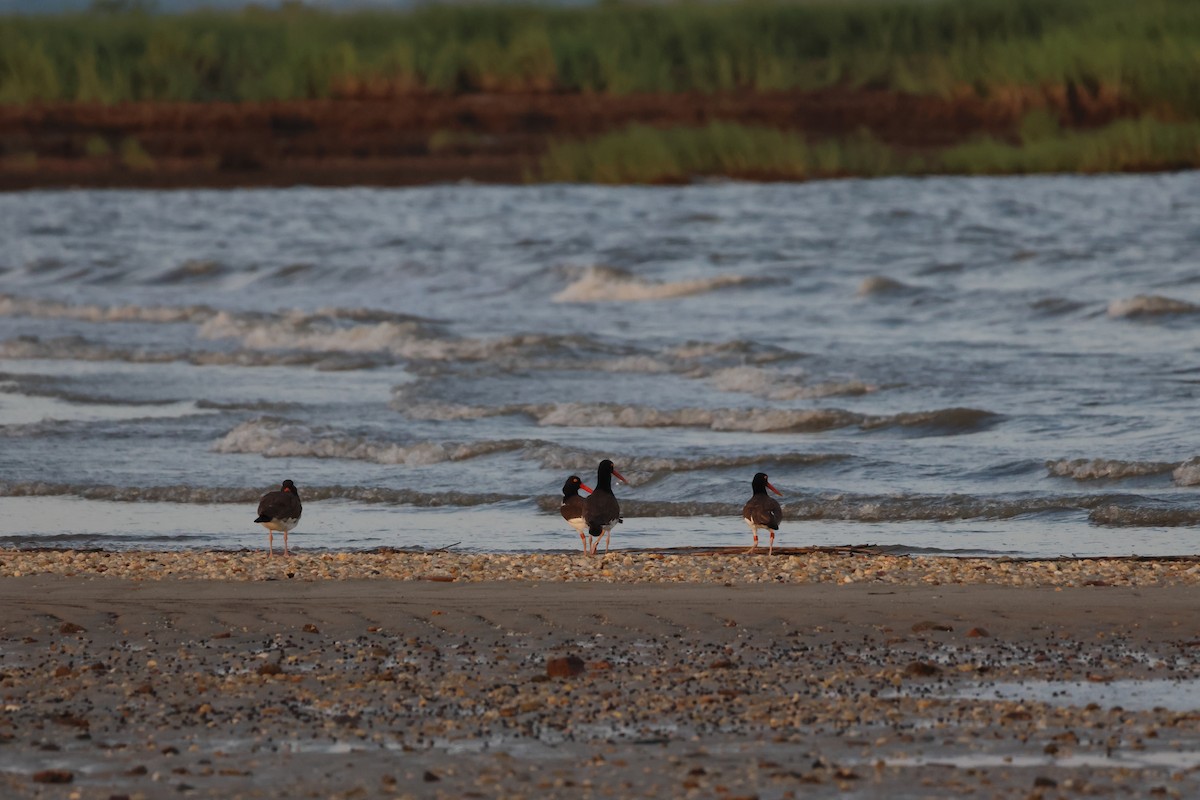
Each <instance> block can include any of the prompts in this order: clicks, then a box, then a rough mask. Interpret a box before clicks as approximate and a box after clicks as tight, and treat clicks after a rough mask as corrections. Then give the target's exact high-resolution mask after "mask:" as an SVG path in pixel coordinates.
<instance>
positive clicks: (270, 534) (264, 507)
mask: <svg viewBox="0 0 1200 800" xmlns="http://www.w3.org/2000/svg"><path fill="white" fill-rule="evenodd" d="M301 510H302V507H301V505H300V493H299V492H297V491H296V484H294V483H292V482H291V481H284V482H283V485H282V486H280V487H279V491H277V492H267V493H266V494H264V495H263V496H262V500H259V501H258V519H256V520H254V521H255V522H257V523H259V524H260V525H262V526H263V527H264V528H266V529H267V554H268V555H272V556H273V555H275V531H283V554H284V555H285V556H289V555H291V553H290V552H288V531H290V530H291V529H292V528H294V527H296V523H297V522H299V521H300V512H301Z"/></svg>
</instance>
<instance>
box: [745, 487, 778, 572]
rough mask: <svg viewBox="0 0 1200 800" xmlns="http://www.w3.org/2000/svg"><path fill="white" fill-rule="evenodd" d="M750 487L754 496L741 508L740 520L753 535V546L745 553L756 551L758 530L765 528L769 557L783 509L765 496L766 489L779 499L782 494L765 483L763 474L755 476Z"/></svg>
mask: <svg viewBox="0 0 1200 800" xmlns="http://www.w3.org/2000/svg"><path fill="white" fill-rule="evenodd" d="M750 486H751V487H752V488H753V489H754V494H753V495H752V496H751V497H750V500H749V501H748V502H747V503H746V505H745V506H743V507H742V519H744V520H745V521H746V524H747V525H749V526H750V533H752V534H754V545H753V546H752V547H751V548H750V549H749V550H747V551H746V552H747V553H753V552H754V551H755V550H756V549H758V529H759V528H766V529H767V530H769V531H770V532H771V546H770V547H769V548H768V549H767V555H771V554H772V553H774V552H775V531H777V530H779V521H780V520H781V519H783V509H781V508H780V507H779V501H778V500H776V499H775V498H774V497H771V495H769V494H767V489H770V490H771V491H772V492H774V493H775V494H777V495H779V496H780V497H783V492H781V491H779V490H778V489H776V488H775V487H774V486H772V485H771V484H770V483H769V482H768V481H767V473H765V472H759V473H758V474H756V475H755V476H754V480H752V481H750Z"/></svg>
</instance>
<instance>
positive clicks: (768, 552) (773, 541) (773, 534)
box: [767, 531, 775, 555]
mask: <svg viewBox="0 0 1200 800" xmlns="http://www.w3.org/2000/svg"><path fill="white" fill-rule="evenodd" d="M774 553H775V531H771V546H770V547H768V548H767V555H773V554H774Z"/></svg>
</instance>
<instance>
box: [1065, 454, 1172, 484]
mask: <svg viewBox="0 0 1200 800" xmlns="http://www.w3.org/2000/svg"><path fill="white" fill-rule="evenodd" d="M1176 466H1177V465H1175V464H1168V463H1164V462H1161V461H1119V460H1116V459H1108V458H1092V459H1087V458H1076V459H1072V460H1070V461H1068V460H1066V459H1060V460H1058V461H1047V462H1046V468H1047V469H1048V470H1050V474H1051V475H1053V476H1055V477H1061V478H1074V479H1075V480H1077V481H1094V480H1121V479H1123V478H1139V477H1142V476H1145V475H1161V474H1162V473H1164V472H1170V471H1171V470H1173V469H1175V468H1176Z"/></svg>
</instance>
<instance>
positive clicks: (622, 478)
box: [613, 469, 629, 483]
mask: <svg viewBox="0 0 1200 800" xmlns="http://www.w3.org/2000/svg"><path fill="white" fill-rule="evenodd" d="M613 477H615V478H616V479H617V480H619V481H620V482H621V483H629V481H627V480H625V476H624V475H622V474H621V473H619V472H617V471H616V470H615V469H614V470H613Z"/></svg>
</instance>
